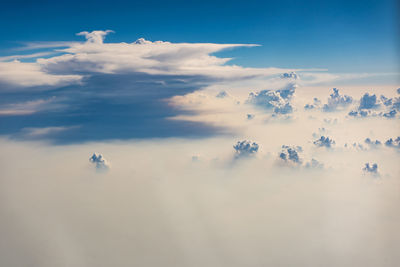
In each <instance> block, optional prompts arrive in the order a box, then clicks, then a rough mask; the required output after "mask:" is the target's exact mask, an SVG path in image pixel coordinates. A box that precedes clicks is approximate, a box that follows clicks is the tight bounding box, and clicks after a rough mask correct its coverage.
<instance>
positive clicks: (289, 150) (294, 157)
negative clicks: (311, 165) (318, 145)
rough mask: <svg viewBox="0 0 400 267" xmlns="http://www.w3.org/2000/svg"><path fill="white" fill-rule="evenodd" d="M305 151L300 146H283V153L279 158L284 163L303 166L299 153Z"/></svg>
mask: <svg viewBox="0 0 400 267" xmlns="http://www.w3.org/2000/svg"><path fill="white" fill-rule="evenodd" d="M302 151H303V149H302V147H300V146H287V145H282V151H281V153H280V154H279V158H280V159H282V160H283V161H284V162H289V163H294V164H300V165H301V164H302V162H303V161H302V159H301V158H300V156H299V153H300V152H302Z"/></svg>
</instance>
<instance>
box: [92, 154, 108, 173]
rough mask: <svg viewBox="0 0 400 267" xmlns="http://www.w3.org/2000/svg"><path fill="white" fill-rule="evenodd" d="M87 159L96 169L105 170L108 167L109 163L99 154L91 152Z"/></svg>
mask: <svg viewBox="0 0 400 267" xmlns="http://www.w3.org/2000/svg"><path fill="white" fill-rule="evenodd" d="M89 161H90V162H91V163H93V164H94V165H95V166H96V169H97V170H107V169H109V168H110V164H109V163H108V162H107V160H106V159H105V158H104V157H103V155H101V154H96V153H93V155H92V156H91V157H90V158H89Z"/></svg>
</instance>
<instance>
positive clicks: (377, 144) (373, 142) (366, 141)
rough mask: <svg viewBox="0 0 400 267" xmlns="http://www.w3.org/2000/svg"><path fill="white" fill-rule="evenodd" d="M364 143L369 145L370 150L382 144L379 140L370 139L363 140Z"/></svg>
mask: <svg viewBox="0 0 400 267" xmlns="http://www.w3.org/2000/svg"><path fill="white" fill-rule="evenodd" d="M364 143H366V144H367V145H369V147H370V148H378V147H380V146H381V145H382V142H381V141H379V140H375V141H373V140H371V139H370V138H366V139H365V140H364Z"/></svg>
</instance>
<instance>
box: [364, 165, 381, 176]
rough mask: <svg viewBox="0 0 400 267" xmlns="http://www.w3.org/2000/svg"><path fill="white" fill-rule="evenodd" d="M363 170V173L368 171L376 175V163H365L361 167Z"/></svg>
mask: <svg viewBox="0 0 400 267" xmlns="http://www.w3.org/2000/svg"><path fill="white" fill-rule="evenodd" d="M363 171H364V172H365V173H370V174H373V175H378V164H376V163H374V164H370V163H365V167H364V168H363Z"/></svg>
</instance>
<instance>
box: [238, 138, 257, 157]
mask: <svg viewBox="0 0 400 267" xmlns="http://www.w3.org/2000/svg"><path fill="white" fill-rule="evenodd" d="M233 148H234V149H235V151H236V156H237V157H242V156H250V155H254V154H255V153H257V152H258V148H259V145H258V144H257V143H255V142H253V143H252V142H251V141H247V140H244V141H238V142H237V143H236V145H234V146H233Z"/></svg>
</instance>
